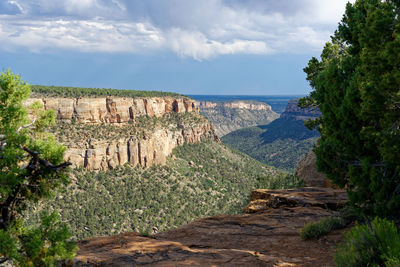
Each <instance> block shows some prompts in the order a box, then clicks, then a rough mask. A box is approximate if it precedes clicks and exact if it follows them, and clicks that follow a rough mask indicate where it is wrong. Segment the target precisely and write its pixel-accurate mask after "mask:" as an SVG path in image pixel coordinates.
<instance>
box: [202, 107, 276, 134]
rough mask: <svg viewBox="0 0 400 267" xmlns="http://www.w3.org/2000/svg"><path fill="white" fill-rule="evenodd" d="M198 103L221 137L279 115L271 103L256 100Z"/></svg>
mask: <svg viewBox="0 0 400 267" xmlns="http://www.w3.org/2000/svg"><path fill="white" fill-rule="evenodd" d="M196 104H197V106H198V107H200V113H201V114H202V115H203V116H205V117H206V118H208V119H209V120H210V122H211V123H212V124H213V125H214V126H215V129H216V133H217V135H218V136H220V137H221V136H224V135H226V134H228V133H230V132H232V131H235V130H238V129H241V128H245V127H250V126H256V125H263V124H268V123H270V122H271V121H273V120H275V119H277V118H278V117H279V115H278V114H277V113H275V112H274V111H272V109H271V106H270V105H268V104H265V103H262V102H256V101H232V102H209V101H200V102H196Z"/></svg>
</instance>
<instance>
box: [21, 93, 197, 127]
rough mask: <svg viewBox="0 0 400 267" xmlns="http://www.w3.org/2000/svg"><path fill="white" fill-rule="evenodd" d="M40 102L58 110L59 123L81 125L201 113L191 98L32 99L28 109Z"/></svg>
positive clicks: (46, 107) (46, 106)
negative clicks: (142, 117) (173, 114)
mask: <svg viewBox="0 0 400 267" xmlns="http://www.w3.org/2000/svg"><path fill="white" fill-rule="evenodd" d="M35 101H39V103H41V104H42V105H43V106H44V108H45V109H52V110H55V111H56V113H57V119H58V120H62V121H71V120H73V119H75V120H77V121H78V122H82V123H100V122H105V123H127V122H129V121H132V120H135V118H136V117H137V116H142V115H148V116H150V117H153V116H154V117H162V116H163V115H164V114H166V113H169V112H177V113H182V112H193V111H194V112H198V108H196V103H195V101H194V100H192V99H189V98H172V97H152V98H127V97H101V98H51V97H50V98H30V99H29V100H28V101H26V105H27V106H28V105H30V104H31V103H33V102H35Z"/></svg>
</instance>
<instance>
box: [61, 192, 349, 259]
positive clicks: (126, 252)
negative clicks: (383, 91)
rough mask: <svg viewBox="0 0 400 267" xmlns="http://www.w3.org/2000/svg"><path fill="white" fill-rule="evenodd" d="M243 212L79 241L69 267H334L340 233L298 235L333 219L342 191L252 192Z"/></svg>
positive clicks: (341, 203)
mask: <svg viewBox="0 0 400 267" xmlns="http://www.w3.org/2000/svg"><path fill="white" fill-rule="evenodd" d="M250 201H251V202H250V204H249V206H248V207H247V208H246V209H245V211H246V212H251V213H246V214H240V215H219V216H213V217H208V218H204V219H200V220H196V221H194V222H192V223H189V224H187V225H185V226H182V227H179V228H177V229H174V230H171V231H166V232H161V233H158V234H156V235H152V236H141V235H139V234H138V233H124V234H120V235H115V236H109V237H95V238H91V239H87V240H83V241H80V242H79V247H80V250H79V252H78V255H77V257H76V259H75V260H73V261H72V262H70V264H68V265H73V266H141V265H147V266H189V265H190V266H335V264H334V261H333V254H334V246H335V243H337V242H341V241H342V233H343V231H344V230H336V231H333V232H331V233H330V234H329V235H327V236H324V237H322V238H320V239H319V240H314V241H304V240H302V239H301V238H300V235H299V231H300V229H301V228H302V227H303V226H304V224H306V223H307V222H311V221H318V220H319V219H321V218H323V217H326V216H332V215H336V214H337V212H336V211H334V209H335V208H339V207H341V206H343V204H344V203H345V202H346V201H347V197H346V193H345V192H344V191H341V190H334V189H326V188H310V187H308V188H299V189H289V190H256V191H253V192H252V195H251V197H250Z"/></svg>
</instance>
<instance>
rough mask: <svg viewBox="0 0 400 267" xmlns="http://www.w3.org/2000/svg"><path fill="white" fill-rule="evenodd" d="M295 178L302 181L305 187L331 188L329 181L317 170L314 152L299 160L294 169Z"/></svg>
mask: <svg viewBox="0 0 400 267" xmlns="http://www.w3.org/2000/svg"><path fill="white" fill-rule="evenodd" d="M296 176H297V177H298V178H300V179H302V180H303V181H304V182H305V184H306V186H316V187H333V185H332V183H331V181H330V180H328V179H327V178H326V176H325V175H324V174H323V173H320V172H318V170H317V157H316V155H315V153H314V151H312V150H311V151H309V152H308V153H307V154H306V155H304V157H303V158H301V159H300V161H299V163H298V164H297V168H296Z"/></svg>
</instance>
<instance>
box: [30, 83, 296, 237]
mask: <svg viewBox="0 0 400 267" xmlns="http://www.w3.org/2000/svg"><path fill="white" fill-rule="evenodd" d="M59 90H61V91H62V90H64V89H59ZM35 94H36V95H35V98H31V99H30V100H29V101H27V102H26V103H25V105H28V104H30V103H32V102H33V101H37V100H39V102H41V103H42V104H43V105H44V107H45V108H46V109H52V110H55V111H56V114H57V122H56V124H55V125H54V126H52V127H51V128H49V130H50V132H52V133H53V134H54V135H55V136H56V138H57V139H58V141H59V142H61V143H63V144H64V145H65V146H66V148H67V149H66V153H65V159H66V160H68V161H70V162H71V163H72V164H73V169H72V171H71V179H72V183H71V184H70V185H69V186H68V188H66V189H65V190H63V191H62V192H59V193H57V195H56V197H55V199H53V200H48V201H47V202H42V203H41V205H40V207H39V208H37V207H36V208H35V209H33V207H31V208H30V209H29V211H28V212H27V213H26V216H28V217H29V218H30V219H29V220H30V221H31V222H35V221H37V220H38V215H39V213H40V211H42V210H47V211H52V210H53V209H56V210H58V211H59V213H60V215H61V219H62V220H65V221H66V222H67V224H68V226H69V228H70V229H71V233H72V235H73V238H74V239H77V240H79V239H82V238H88V237H93V236H101V235H110V234H119V233H123V232H127V231H135V232H140V233H142V234H154V233H158V232H160V231H164V230H169V229H174V228H176V227H178V226H181V225H184V224H186V223H188V222H190V221H193V220H194V219H197V218H201V217H204V216H213V215H217V214H237V213H240V212H241V210H242V208H243V207H244V206H245V205H246V204H247V202H248V196H249V194H250V192H251V191H252V190H255V189H257V188H272V189H273V188H276V189H278V188H293V187H297V186H299V185H301V184H302V182H301V181H300V180H298V179H297V178H295V177H294V176H293V175H291V174H290V173H288V172H286V171H282V170H279V169H277V168H274V167H270V166H267V165H264V164H262V163H261V162H258V161H257V160H255V159H252V158H251V157H249V156H247V155H246V154H244V153H241V152H239V151H236V150H232V149H231V148H229V147H228V146H226V145H225V144H223V143H221V142H220V140H219V138H218V137H217V135H216V133H215V130H214V126H212V125H211V124H210V123H209V122H208V121H207V120H206V119H205V118H204V117H202V116H201V115H200V114H199V111H198V110H199V108H198V107H197V104H196V103H195V102H194V101H193V100H191V99H189V98H186V97H183V96H173V97H172V96H169V95H168V96H152V97H142V96H141V97H133V98H132V97H123V96H118V97H114V96H107V97H104V96H100V97H94V96H90V95H84V96H83V97H82V98H74V96H73V95H67V96H68V97H64V95H65V94H61V93H60V92H58V93H57V95H58V96H57V97H54V96H51V95H49V93H46V94H43V93H42V94H40V93H38V92H36V93H35ZM52 94H55V93H54V92H53V93H52ZM60 95H63V96H60ZM257 107H258V106H256V107H255V108H254V107H253V108H254V109H257ZM264 107H268V106H267V105H265V104H262V105H261V108H264ZM268 110H270V109H268Z"/></svg>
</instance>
